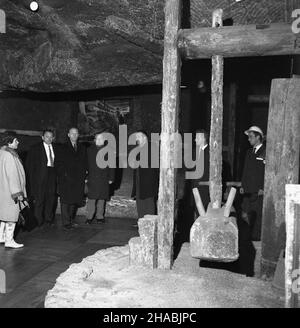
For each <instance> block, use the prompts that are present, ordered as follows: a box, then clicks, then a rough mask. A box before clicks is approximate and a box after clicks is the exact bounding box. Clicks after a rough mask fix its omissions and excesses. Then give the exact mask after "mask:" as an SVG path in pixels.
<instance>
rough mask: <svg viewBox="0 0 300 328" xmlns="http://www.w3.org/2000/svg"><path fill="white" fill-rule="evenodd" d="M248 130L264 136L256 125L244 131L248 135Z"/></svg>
mask: <svg viewBox="0 0 300 328" xmlns="http://www.w3.org/2000/svg"><path fill="white" fill-rule="evenodd" d="M249 132H258V133H259V134H260V135H261V136H262V137H264V133H263V132H262V130H261V128H259V127H258V126H251V127H250V128H249V129H248V130H246V131H245V134H246V135H249Z"/></svg>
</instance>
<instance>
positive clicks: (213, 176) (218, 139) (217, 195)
mask: <svg viewBox="0 0 300 328" xmlns="http://www.w3.org/2000/svg"><path fill="white" fill-rule="evenodd" d="M212 25H213V28H214V29H215V30H216V29H218V28H220V27H221V26H222V25H223V10H221V9H217V10H215V11H214V13H213V22H212ZM211 62H212V72H211V126H210V137H209V145H210V147H209V158H210V161H209V182H210V183H209V193H210V201H211V205H212V208H220V207H221V202H222V144H223V143H222V132H223V76H224V59H223V57H222V56H220V55H214V56H212V58H211Z"/></svg>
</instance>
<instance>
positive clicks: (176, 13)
mask: <svg viewBox="0 0 300 328" xmlns="http://www.w3.org/2000/svg"><path fill="white" fill-rule="evenodd" d="M180 11H181V0H166V7H165V40H164V62H163V104H162V123H161V124H162V134H164V133H167V134H166V135H165V136H164V137H163V140H162V142H161V152H160V153H161V165H162V166H163V168H162V169H161V171H160V187H159V208H158V215H159V224H158V254H159V255H158V267H159V268H165V269H168V268H170V267H171V266H172V245H173V222H174V215H175V211H174V204H175V186H176V178H175V169H174V166H173V163H174V159H175V156H176V154H175V151H174V143H172V141H171V140H172V138H171V134H172V132H175V131H176V130H177V117H178V107H179V82H180V68H181V61H180V55H181V56H182V57H183V58H185V59H200V58H212V57H213V56H223V57H224V58H227V57H245V56H277V55H299V54H300V43H299V41H300V35H299V34H295V33H293V31H292V29H291V25H290V24H287V23H286V24H285V23H283V24H272V25H244V26H226V27H222V26H219V27H217V28H216V27H214V26H213V27H211V28H197V29H185V30H182V29H180ZM215 58H216V57H215ZM218 58H221V57H218ZM219 67H220V66H219ZM219 74H220V75H218V77H217V78H218V82H217V83H220V82H221V81H222V78H221V74H222V70H220V71H219ZM215 77H216V76H215ZM219 91H220V85H219V87H218V88H217V89H216V90H212V97H213V99H214V97H216V98H215V99H217V98H218V95H217V93H218V92H219ZM215 108H216V111H217V112H218V113H217V112H216V113H214V115H215V117H222V114H221V111H222V106H216V107H215ZM215 122H217V119H216V120H215ZM217 126H218V127H219V126H220V125H219V123H218V124H215V127H217ZM211 133H213V135H214V134H215V132H214V131H211ZM215 136H216V137H217V136H218V135H217V134H215ZM214 142H216V143H220V140H219V139H218V140H211V146H212V145H213V146H214ZM220 159H221V156H220V158H219V159H218V162H219V161H220ZM166 165H167V168H166ZM216 171H217V172H218V173H217V174H215V173H214V174H213V175H212V176H211V177H210V178H211V179H213V181H210V186H215V188H214V187H213V188H210V189H212V190H213V195H212V196H213V198H214V199H218V197H219V196H216V195H218V193H219V192H220V191H218V188H219V187H218V186H219V181H220V174H221V171H220V170H219V169H216ZM214 201H215V200H214ZM263 247H264V241H263Z"/></svg>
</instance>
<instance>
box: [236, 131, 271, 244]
mask: <svg viewBox="0 0 300 328" xmlns="http://www.w3.org/2000/svg"><path fill="white" fill-rule="evenodd" d="M245 134H246V135H247V136H248V141H249V143H250V145H251V148H250V149H248V151H247V153H246V158H245V164H244V170H243V175H242V186H241V188H240V193H241V194H242V195H243V204H242V209H243V216H244V217H246V218H247V221H248V223H249V226H250V231H251V237H252V240H260V239H261V217H262V205H263V194H264V191H263V188H264V174H265V157H266V155H265V154H266V148H265V145H264V144H263V138H264V134H263V132H262V130H261V129H260V128H259V127H258V126H252V127H250V128H249V129H248V130H246V131H245Z"/></svg>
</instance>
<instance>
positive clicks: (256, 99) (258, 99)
mask: <svg viewBox="0 0 300 328" xmlns="http://www.w3.org/2000/svg"><path fill="white" fill-rule="evenodd" d="M269 99H270V96H269V95H249V96H248V103H265V104H268V103H269Z"/></svg>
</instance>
